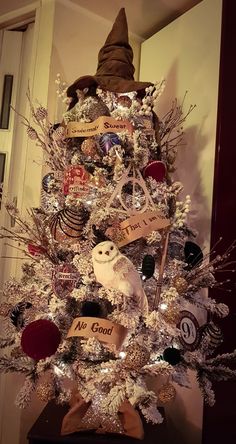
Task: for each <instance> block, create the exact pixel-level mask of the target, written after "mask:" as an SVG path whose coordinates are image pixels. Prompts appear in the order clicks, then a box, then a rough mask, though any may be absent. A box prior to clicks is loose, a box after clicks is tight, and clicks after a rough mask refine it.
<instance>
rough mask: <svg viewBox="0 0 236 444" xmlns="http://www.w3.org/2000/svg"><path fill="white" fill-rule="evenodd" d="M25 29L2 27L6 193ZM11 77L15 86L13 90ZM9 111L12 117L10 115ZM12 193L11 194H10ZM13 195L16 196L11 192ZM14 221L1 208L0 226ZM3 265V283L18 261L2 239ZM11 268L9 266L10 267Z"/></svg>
mask: <svg viewBox="0 0 236 444" xmlns="http://www.w3.org/2000/svg"><path fill="white" fill-rule="evenodd" d="M22 38H23V33H22V32H16V31H3V39H2V48H1V57H0V103H1V119H0V123H1V124H2V125H0V126H3V127H4V129H2V128H0V159H1V172H0V180H1V181H2V180H3V189H2V195H3V196H4V195H5V196H7V195H9V192H10V189H9V188H10V187H9V183H10V171H11V166H12V162H13V151H14V150H13V140H14V131H15V123H16V115H15V113H14V112H13V111H12V110H11V109H9V103H8V102H9V101H8V99H11V100H10V103H11V105H12V106H13V107H14V108H15V107H16V106H17V98H18V85H19V79H20V62H21V50H22ZM11 81H12V90H11ZM8 115H9V118H8ZM9 197H11V196H9ZM12 197H13V196H12ZM11 224H12V221H11V220H10V218H9V216H8V215H7V213H6V211H5V208H4V205H3V204H2V205H1V210H0V226H6V227H10V226H11ZM0 253H1V267H0V282H1V284H2V282H3V279H4V275H5V272H6V268H7V267H6V265H7V266H8V267H10V268H11V270H12V272H13V269H14V266H15V262H11V261H7V262H6V260H4V259H3V256H6V255H8V254H10V255H11V253H10V251H9V249H8V248H7V247H6V246H5V245H4V243H3V242H2V241H1V244H0ZM9 271H10V270H9Z"/></svg>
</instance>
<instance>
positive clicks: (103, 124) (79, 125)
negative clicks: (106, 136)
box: [66, 116, 133, 137]
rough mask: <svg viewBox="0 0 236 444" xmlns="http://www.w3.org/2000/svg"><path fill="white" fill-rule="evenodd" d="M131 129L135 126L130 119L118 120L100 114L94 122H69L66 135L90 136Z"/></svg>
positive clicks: (131, 130) (130, 130) (130, 131)
mask: <svg viewBox="0 0 236 444" xmlns="http://www.w3.org/2000/svg"><path fill="white" fill-rule="evenodd" d="M122 131H129V133H131V134H132V132H133V126H132V124H131V123H130V122H129V121H128V120H116V119H114V118H113V117H107V116H100V117H98V119H96V120H94V122H89V123H87V122H69V123H68V125H67V127H66V137H90V136H95V135H96V134H103V133H110V132H113V133H120V132H122Z"/></svg>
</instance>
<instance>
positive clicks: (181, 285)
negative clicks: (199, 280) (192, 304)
mask: <svg viewBox="0 0 236 444" xmlns="http://www.w3.org/2000/svg"><path fill="white" fill-rule="evenodd" d="M173 286H174V287H175V288H176V290H177V291H178V293H179V294H182V293H185V292H186V291H187V289H188V282H187V281H186V279H184V278H183V277H182V276H175V278H174V280H173Z"/></svg>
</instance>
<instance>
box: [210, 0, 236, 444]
mask: <svg viewBox="0 0 236 444" xmlns="http://www.w3.org/2000/svg"><path fill="white" fill-rule="evenodd" d="M235 21H236V3H235V2H233V1H228V0H223V9H222V33H221V55H220V77H219V95H218V116H217V129H216V148H215V170H214V186H213V205H212V225H211V248H212V249H213V246H214V245H215V244H216V242H217V241H218V240H219V238H220V237H222V241H221V242H220V243H219V244H218V246H217V250H218V251H217V253H218V254H222V253H224V252H225V251H226V249H227V248H228V247H229V245H231V244H232V243H233V242H235V239H236V235H235V221H234V217H235V215H236V199H235V190H236V174H235V165H236V149H235V140H234V133H235V103H236V89H235V78H236V62H235V58H234V54H235V53H236V39H235ZM230 260H232V261H236V250H234V251H233V252H232V255H231V258H230ZM227 268H231V269H235V264H232V265H231V267H227ZM235 275H236V273H228V272H225V273H220V275H219V276H218V277H219V281H220V282H222V281H225V280H226V279H230V282H228V283H227V284H224V285H223V289H224V291H220V290H218V289H215V288H212V289H210V292H209V295H210V296H211V297H212V298H214V299H216V301H217V302H224V303H226V304H227V305H228V306H229V308H230V313H229V316H227V317H226V318H224V319H222V320H221V321H220V322H218V321H217V322H218V324H219V325H220V327H221V329H222V332H223V336H224V343H223V344H222V346H221V348H220V349H219V353H229V352H231V351H233V350H234V349H236V335H235V331H236V329H235V326H236V299H235V288H236V276H235ZM228 290H230V291H231V292H228ZM233 368H234V369H235V365H234V367H233ZM213 388H214V390H215V392H216V403H215V405H214V406H213V407H208V406H204V412H203V441H202V442H203V444H208V443H211V442H212V443H213V442H214V444H221V443H222V442H225V443H227V444H234V443H235V442H236V430H235V421H236V404H235V397H236V381H227V382H224V381H223V382H219V383H217V384H214V386H213Z"/></svg>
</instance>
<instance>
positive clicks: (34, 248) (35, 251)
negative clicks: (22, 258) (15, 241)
mask: <svg viewBox="0 0 236 444" xmlns="http://www.w3.org/2000/svg"><path fill="white" fill-rule="evenodd" d="M28 252H29V254H31V256H40V255H41V254H44V253H46V249H45V248H43V247H41V246H40V245H35V244H28Z"/></svg>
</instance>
